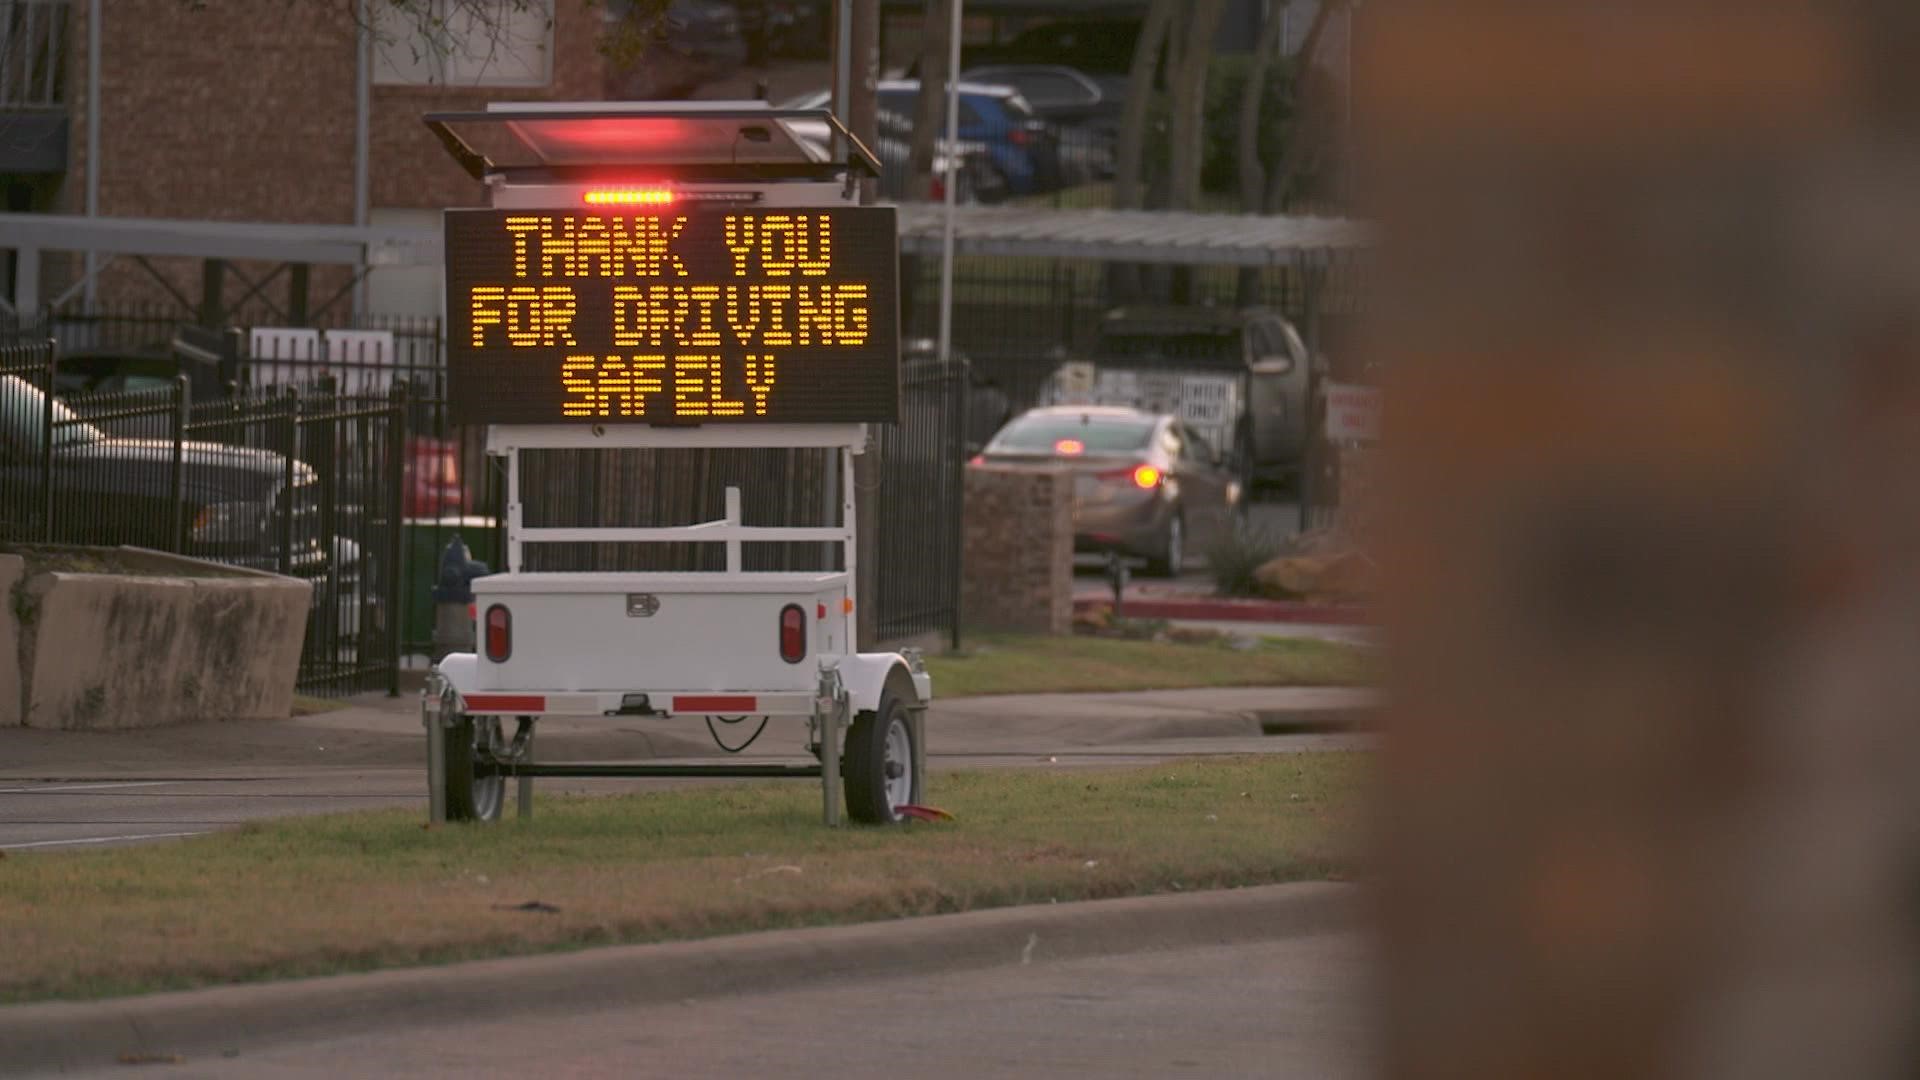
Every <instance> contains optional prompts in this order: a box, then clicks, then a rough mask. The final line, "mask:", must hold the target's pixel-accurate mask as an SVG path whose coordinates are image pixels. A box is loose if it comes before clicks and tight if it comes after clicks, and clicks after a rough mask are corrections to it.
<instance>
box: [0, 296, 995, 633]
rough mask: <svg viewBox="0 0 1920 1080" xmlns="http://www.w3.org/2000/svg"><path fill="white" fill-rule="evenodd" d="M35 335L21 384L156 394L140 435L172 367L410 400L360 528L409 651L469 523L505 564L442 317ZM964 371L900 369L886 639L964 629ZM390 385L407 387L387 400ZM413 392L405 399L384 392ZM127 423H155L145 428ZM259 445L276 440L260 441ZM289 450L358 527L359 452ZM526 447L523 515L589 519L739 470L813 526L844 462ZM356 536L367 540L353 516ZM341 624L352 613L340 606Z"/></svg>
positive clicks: (884, 604)
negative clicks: (381, 506)
mask: <svg viewBox="0 0 1920 1080" xmlns="http://www.w3.org/2000/svg"><path fill="white" fill-rule="evenodd" d="M32 332H36V333H44V334H46V335H48V336H51V337H54V338H56V339H58V341H59V342H60V346H61V355H62V360H61V364H60V374H59V375H58V376H51V375H47V374H45V373H44V371H43V368H44V364H43V363H42V362H41V361H39V360H34V361H32V362H28V363H25V367H26V368H28V369H30V370H29V372H28V376H27V378H28V381H29V382H33V384H34V385H42V384H43V383H44V382H45V380H47V379H49V378H52V379H55V380H56V382H57V385H58V389H57V391H56V392H57V393H58V394H61V395H63V400H67V399H72V400H80V399H86V400H89V401H91V400H93V399H96V398H101V397H102V395H105V394H108V393H109V392H111V393H112V394H114V395H118V396H119V397H125V396H126V395H127V394H129V393H135V392H136V391H137V392H139V393H144V394H147V395H148V396H147V397H144V398H138V399H137V400H136V401H133V402H122V403H121V405H122V406H123V407H125V408H131V409H134V410H136V411H139V412H140V416H139V417H134V416H126V417H118V418H116V420H115V421H114V422H115V423H118V424H122V425H126V427H125V430H127V431H128V432H130V433H135V434H141V435H145V436H148V437H155V438H160V437H164V434H165V431H166V430H171V429H160V428H154V427H152V426H151V425H153V424H156V423H159V420H157V419H155V418H156V417H158V415H159V413H160V412H161V411H162V409H163V401H162V399H163V398H165V400H167V401H171V400H173V399H172V398H170V397H167V396H166V395H170V394H173V393H175V390H174V386H175V381H176V376H175V373H176V372H177V373H179V375H181V376H184V377H185V378H186V380H187V382H188V384H189V388H188V390H187V391H186V393H187V394H188V395H189V396H190V398H191V400H192V401H193V402H194V403H195V404H194V406H193V408H194V410H195V412H194V416H195V417H196V422H198V421H200V420H202V419H204V418H206V417H210V416H211V415H213V414H212V413H211V412H210V411H209V410H212V409H213V407H214V405H215V404H217V403H218V402H230V403H241V404H238V405H235V406H234V407H236V408H240V409H241V410H242V413H243V415H246V416H253V417H256V418H257V420H256V423H257V424H258V425H266V424H269V423H271V422H279V423H283V424H284V423H286V421H285V420H284V418H283V419H281V420H279V421H272V420H270V418H271V417H273V416H275V415H277V414H275V413H274V412H273V410H274V409H277V408H284V406H283V405H278V404H275V403H276V402H280V401H282V400H283V399H284V395H285V391H286V388H288V387H293V388H296V390H297V391H298V392H299V393H300V394H301V395H303V397H302V400H303V401H304V402H305V404H304V405H303V412H302V414H301V415H302V424H303V425H304V426H303V428H302V430H303V431H312V430H313V429H314V424H315V423H316V421H314V419H313V418H314V416H315V415H317V414H315V413H314V412H313V409H314V408H315V407H316V406H315V403H314V401H313V400H312V394H313V393H315V392H316V391H315V390H314V389H313V388H315V387H317V386H326V387H328V388H329V389H328V391H327V392H328V393H329V394H331V395H332V397H331V398H330V399H329V400H330V401H336V402H347V403H352V402H359V401H368V400H378V401H379V402H381V403H382V406H383V407H392V408H398V409H401V410H402V412H401V415H400V418H399V420H398V423H399V429H400V435H399V440H400V442H399V449H398V462H397V466H395V465H394V464H393V463H391V462H384V461H383V464H386V465H387V466H388V467H389V468H397V473H396V474H395V475H396V476H397V479H395V480H394V481H393V486H394V488H395V490H396V491H397V492H398V498H399V510H398V513H397V516H396V520H397V521H398V522H399V525H398V528H397V538H396V537H393V536H388V535H387V534H386V533H385V532H382V533H381V534H380V535H379V536H378V537H377V538H374V539H372V540H371V541H369V542H370V543H372V544H374V546H375V547H376V548H377V549H378V550H380V551H387V550H389V549H390V548H391V547H392V546H393V545H394V544H396V543H397V545H398V553H397V555H393V556H391V557H389V558H383V559H382V560H379V561H376V562H375V564H374V565H375V566H376V568H377V570H378V573H379V574H380V575H381V576H380V577H379V584H378V587H379V588H380V589H381V590H391V589H397V590H398V592H397V600H396V601H395V603H394V605H392V606H391V607H389V608H387V609H386V610H384V611H383V612H382V613H381V617H382V618H383V619H386V620H387V622H386V623H385V624H384V625H385V626H386V627H387V628H388V629H390V630H391V632H392V633H393V635H394V636H395V638H396V647H397V648H398V650H399V653H400V655H401V657H403V658H406V657H422V656H426V655H430V654H431V652H432V649H433V626H434V613H433V605H432V600H431V596H430V591H431V588H432V586H433V584H434V580H435V577H436V574H437V571H438V565H439V558H440V553H441V552H442V551H443V550H444V549H445V548H446V547H447V545H448V544H449V543H450V542H451V541H453V540H454V539H455V538H458V539H459V540H461V541H462V542H463V543H465V544H466V545H467V546H468V548H469V550H470V551H471V552H472V554H473V555H474V557H476V558H478V559H480V560H482V561H484V562H486V563H488V564H489V565H490V566H494V567H498V566H501V565H503V564H504V563H505V551H504V528H503V522H502V518H501V515H500V514H499V513H498V508H499V507H500V506H501V505H503V503H504V495H505V490H504V476H503V474H502V472H501V470H500V468H499V462H498V461H496V460H493V459H490V458H488V457H487V456H486V452H485V432H484V430H483V429H479V428H467V427H460V426H456V425H453V424H450V423H449V422H448V417H447V411H446V368H445V361H444V355H443V353H442V350H441V334H440V324H439V322H438V321H437V320H431V319H425V320H405V319H386V320H367V321H362V322H358V323H356V324H355V325H353V326H349V327H334V328H328V329H324V330H315V329H311V328H276V329H261V328H255V329H246V330H241V329H230V330H226V331H222V332H209V331H205V330H199V329H197V328H193V327H189V326H184V325H183V324H181V323H180V322H179V320H178V312H177V311H174V310H168V309H162V308H148V309H141V308H132V309H128V308H108V309H100V310H96V311H92V312H62V313H57V314H55V315H54V316H52V317H51V318H50V319H48V320H47V321H46V322H44V323H41V324H38V325H37V326H35V327H33V328H32ZM0 340H4V336H3V335H0ZM143 364H148V365H149V366H147V367H143V366H142V365H143ZM964 370H965V369H964V368H956V369H953V370H942V369H940V368H939V367H938V365H936V364H933V363H930V362H925V361H915V362H910V363H909V364H908V365H907V367H906V369H905V373H904V386H903V397H902V401H903V409H904V418H903V422H902V423H901V424H900V425H898V426H897V427H890V428H887V429H885V430H882V431H880V432H878V433H877V439H878V443H877V446H878V451H877V452H878V457H879V460H880V461H881V463H882V467H881V468H880V470H879V472H878V476H879V481H878V482H879V488H878V492H877V494H878V502H879V504H880V505H881V506H883V507H911V508H912V510H911V512H910V513H905V512H902V513H893V512H889V513H887V515H886V518H885V521H884V523H883V525H882V529H881V537H880V541H879V542H880V544H881V547H880V548H879V549H878V550H879V555H878V558H879V570H880V579H879V584H878V588H879V593H880V595H879V596H877V597H875V598H874V605H875V606H874V611H875V615H876V619H877V621H878V623H879V627H880V633H881V635H882V637H883V638H902V637H908V636H918V635H922V634H925V633H929V632H932V631H941V632H945V633H947V634H949V635H950V636H957V634H958V630H959V625H958V617H959V615H958V610H957V606H956V604H955V602H954V600H953V595H955V594H957V590H958V580H959V579H958V574H959V546H958V545H959V539H958V538H959V528H960V513H961V509H962V508H961V493H960V472H959V470H960V468H961V466H962V464H963V462H964V456H965V450H966V445H967V430H966V428H967V422H968V421H967V417H968V416H969V415H971V414H972V413H973V412H974V411H976V410H970V409H969V402H968V401H967V400H966V399H967V397H968V394H967V379H966V376H965V374H964ZM129 371H134V372H136V373H137V372H147V371H151V372H157V373H158V374H144V375H142V374H135V375H128V374H127V373H128V372H129ZM103 373H112V374H103ZM34 380H40V382H34ZM396 394H398V395H403V397H402V398H394V397H393V395H396ZM973 396H974V397H978V396H979V394H978V393H977V392H976V393H975V394H974V395H973ZM989 397H991V395H989ZM402 400H403V401H404V404H403V405H401V404H394V403H393V402H395V401H402ZM93 407H94V406H92V405H89V406H88V408H89V409H92V408H93ZM102 407H105V406H104V404H103V405H102ZM336 411H337V410H336ZM977 411H978V412H980V414H981V415H985V416H987V417H988V418H989V419H990V421H991V422H993V423H995V424H996V425H997V423H998V419H997V418H998V417H999V413H997V412H996V411H995V409H994V408H993V407H992V404H991V400H990V401H989V404H988V406H987V407H985V408H981V409H979V410H977ZM148 414H152V415H151V416H149V415H148ZM207 422H211V421H207ZM342 422H343V423H344V422H345V421H342ZM135 424H147V425H149V426H148V427H142V428H139V430H138V431H137V432H136V431H135V428H134V427H133V426H132V425H135ZM261 430H262V432H264V430H265V428H264V427H263V428H262V429H261ZM196 437H199V436H196ZM206 437H211V436H206ZM228 437H230V438H238V437H239V436H238V435H229V436H228ZM261 437H263V438H264V435H262V436H261ZM303 438H307V437H306V436H303ZM356 438H357V437H356ZM242 441H244V440H242ZM249 445H263V446H266V447H267V448H268V449H276V448H277V446H278V444H274V443H262V442H260V440H259V439H258V438H256V439H255V440H254V442H253V443H250V444H249ZM353 445H355V446H360V445H364V443H361V442H356V443H354V444H353ZM296 457H297V458H298V460H300V461H302V462H303V463H306V464H308V465H310V466H312V467H314V468H315V470H316V472H317V473H319V474H321V475H322V476H324V477H327V478H328V479H327V482H328V483H334V484H335V485H336V486H337V487H338V488H339V489H340V490H341V491H343V492H346V493H347V494H346V495H344V496H342V497H341V498H344V499H345V503H344V505H346V506H348V507H349V511H350V512H349V513H347V514H346V515H345V516H343V517H342V518H341V519H340V523H341V525H342V526H343V527H346V528H348V529H349V530H351V529H352V528H354V527H357V525H358V523H359V522H361V521H362V520H365V516H364V515H359V514H356V513H353V512H351V511H352V508H353V507H357V506H358V505H360V502H361V501H362V500H360V498H359V496H357V495H355V494H352V492H354V491H355V490H357V488H356V485H358V484H359V481H358V480H357V479H356V478H354V477H351V476H349V475H348V472H343V471H342V470H343V469H345V470H348V471H350V470H352V469H358V468H362V467H364V462H365V461H366V460H367V459H366V458H364V457H359V458H348V459H342V458H341V457H340V456H339V455H338V454H329V453H322V452H321V450H320V448H319V447H318V446H317V445H316V446H315V447H314V448H313V449H308V448H307V446H306V444H305V442H303V444H302V446H301V448H300V450H299V451H298V452H297V454H296ZM524 461H525V465H526V469H527V472H526V474H525V475H524V476H523V502H524V503H525V512H526V514H527V524H528V525H529V526H534V525H538V524H548V525H558V524H584V523H588V522H594V523H601V524H613V525H623V526H630V527H645V526H652V525H673V524H691V523H694V522H698V521H705V520H712V519H714V518H717V517H719V516H721V515H722V514H723V513H724V509H725V502H724V500H725V489H726V488H727V487H728V486H737V487H740V488H741V489H742V490H743V495H744V498H743V505H742V512H743V515H744V517H745V520H746V521H747V523H748V524H767V525H771V524H785V525H795V526H803V527H804V526H820V525H827V524H835V523H837V522H838V520H839V516H838V515H839V506H840V491H839V486H838V485H839V482H840V481H839V465H838V462H837V458H835V456H834V454H833V453H832V452H830V451H824V450H761V451H747V450H731V451H698V452H696V451H666V450H662V451H625V452H618V453H607V452H596V453H591V454H583V453H577V452H566V451H545V452H539V453H529V454H528V455H526V457H525V459H524ZM336 501H338V500H336ZM70 520H71V519H70ZM79 524H80V523H79V522H76V528H77V527H78V525H79ZM382 527H383V528H384V527H385V526H384V523H383V525H382ZM108 535H111V534H108ZM345 538H346V539H347V540H349V541H351V542H352V543H353V544H354V545H355V546H360V547H364V546H365V545H364V544H363V543H362V541H361V540H360V539H359V538H358V537H357V536H355V535H354V534H353V533H352V532H351V531H349V532H348V533H347V534H346V537H345ZM111 542H121V541H117V540H116V541H111ZM742 555H743V560H744V564H745V566H746V567H747V569H750V570H813V569H821V570H830V569H839V568H841V566H840V562H839V558H838V555H837V554H830V547H829V545H822V544H815V543H804V544H751V545H748V546H747V548H746V550H744V551H743V552H742ZM527 565H528V567H529V568H530V569H550V570H563V569H564V570H593V569H603V570H612V569H622V570H713V569H718V568H720V566H721V565H723V552H722V551H721V550H720V549H719V548H718V547H717V546H709V545H694V544H687V545H635V544H593V545H584V544H558V545H539V546H538V547H534V548H529V549H528V553H527ZM268 568H269V569H273V567H268ZM348 584H349V586H350V588H349V590H348V592H349V595H356V593H355V592H354V590H356V589H364V586H361V585H359V584H358V583H356V582H349V583H348ZM382 595H384V592H383V593H382ZM943 598H944V599H943ZM337 621H338V622H339V623H340V624H341V625H343V626H349V627H351V626H352V625H354V624H353V622H352V621H351V620H349V619H347V618H345V617H342V618H340V619H339V620H337ZM325 629H326V628H324V627H323V628H322V630H323V631H324V630H325Z"/></svg>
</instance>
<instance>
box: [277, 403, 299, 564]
mask: <svg viewBox="0 0 1920 1080" xmlns="http://www.w3.org/2000/svg"><path fill="white" fill-rule="evenodd" d="M286 425H287V442H286V447H285V452H284V453H283V454H282V460H281V462H280V466H281V470H282V476H281V478H280V497H281V498H282V499H283V500H285V505H284V506H283V507H282V508H281V512H280V572H281V573H282V574H291V573H293V462H294V459H295V457H297V456H298V454H299V452H300V391H299V390H297V389H295V388H294V387H291V386H289V387H287V413H286Z"/></svg>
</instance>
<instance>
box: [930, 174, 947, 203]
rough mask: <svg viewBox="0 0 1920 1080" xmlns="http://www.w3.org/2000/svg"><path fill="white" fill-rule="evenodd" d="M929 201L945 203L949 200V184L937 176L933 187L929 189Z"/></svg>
mask: <svg viewBox="0 0 1920 1080" xmlns="http://www.w3.org/2000/svg"><path fill="white" fill-rule="evenodd" d="M927 199H928V201H929V202H945V201H946V199H947V182H946V181H945V180H942V179H941V178H940V177H938V176H935V177H934V178H933V186H932V187H930V188H928V189H927Z"/></svg>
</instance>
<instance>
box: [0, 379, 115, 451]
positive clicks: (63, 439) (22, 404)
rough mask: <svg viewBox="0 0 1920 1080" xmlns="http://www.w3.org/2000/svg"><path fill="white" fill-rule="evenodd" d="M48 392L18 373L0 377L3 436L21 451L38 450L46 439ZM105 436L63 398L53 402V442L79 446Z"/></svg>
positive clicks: (61, 444) (0, 436)
mask: <svg viewBox="0 0 1920 1080" xmlns="http://www.w3.org/2000/svg"><path fill="white" fill-rule="evenodd" d="M46 401H47V398H46V395H45V394H42V393H41V392H40V388H39V387H37V386H34V385H33V384H32V383H29V382H27V381H26V380H25V379H22V378H20V377H19V376H17V375H6V376H0V438H4V439H5V441H6V443H7V445H9V446H11V447H13V448H14V449H15V450H19V451H31V450H37V449H39V448H40V446H41V445H42V443H43V441H44V440H45V433H46V420H47V417H46V407H47V406H46ZM104 438H106V435H105V434H104V433H102V432H101V430H100V429H99V428H97V427H94V426H93V425H92V424H89V423H87V422H86V421H85V420H82V419H80V416H79V414H78V413H76V412H74V411H73V410H72V409H69V408H67V406H66V405H65V404H63V403H61V402H60V401H58V400H56V401H55V402H54V403H53V445H55V446H77V445H79V444H81V443H89V442H96V441H98V440H100V439H104Z"/></svg>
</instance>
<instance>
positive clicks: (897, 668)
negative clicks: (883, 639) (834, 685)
mask: <svg viewBox="0 0 1920 1080" xmlns="http://www.w3.org/2000/svg"><path fill="white" fill-rule="evenodd" d="M890 680H895V681H898V682H899V683H901V684H903V685H905V686H910V687H911V688H912V689H913V695H914V697H915V698H916V699H917V700H915V701H913V702H910V703H909V707H912V708H924V707H925V706H926V704H927V703H928V702H929V701H931V700H932V699H933V680H932V678H931V677H929V676H928V675H927V673H926V672H924V671H922V672H914V671H912V670H910V669H909V668H908V666H907V661H906V658H905V657H903V656H901V655H900V654H899V653H856V654H854V655H852V656H849V657H846V658H845V659H843V660H841V661H840V682H841V684H842V685H843V686H845V687H846V688H847V697H848V699H849V704H851V706H852V707H853V711H854V712H871V711H873V710H875V709H878V708H879V707H880V693H881V691H883V690H885V689H886V687H887V683H888V682H889V681H890Z"/></svg>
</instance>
